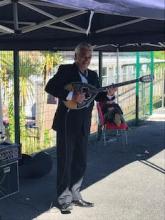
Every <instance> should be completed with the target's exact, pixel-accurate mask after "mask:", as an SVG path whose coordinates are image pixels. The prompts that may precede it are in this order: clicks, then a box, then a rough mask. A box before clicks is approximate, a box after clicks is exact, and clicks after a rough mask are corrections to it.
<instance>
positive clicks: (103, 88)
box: [99, 79, 139, 92]
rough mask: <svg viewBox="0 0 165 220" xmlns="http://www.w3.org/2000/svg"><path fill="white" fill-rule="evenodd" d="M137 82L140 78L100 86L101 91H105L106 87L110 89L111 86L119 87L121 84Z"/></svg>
mask: <svg viewBox="0 0 165 220" xmlns="http://www.w3.org/2000/svg"><path fill="white" fill-rule="evenodd" d="M135 82H139V79H133V80H129V81H126V82H121V83H115V84H112V85H109V86H104V87H101V88H99V92H103V91H105V90H106V89H108V88H110V87H113V88H117V87H120V86H124V85H129V84H132V83H135Z"/></svg>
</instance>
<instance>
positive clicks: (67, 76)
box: [45, 63, 105, 135]
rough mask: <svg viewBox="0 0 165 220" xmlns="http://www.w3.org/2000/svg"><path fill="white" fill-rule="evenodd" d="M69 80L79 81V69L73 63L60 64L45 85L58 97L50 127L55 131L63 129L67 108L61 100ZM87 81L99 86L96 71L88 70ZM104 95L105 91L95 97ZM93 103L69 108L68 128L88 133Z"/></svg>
mask: <svg viewBox="0 0 165 220" xmlns="http://www.w3.org/2000/svg"><path fill="white" fill-rule="evenodd" d="M71 82H81V78H80V75H79V70H78V67H77V65H76V64H75V63H74V64H67V65H61V66H60V67H59V69H58V71H57V73H56V74H55V75H54V76H53V78H51V79H50V80H49V81H48V83H47V85H46V87H45V91H46V92H47V93H49V94H51V95H53V96H55V97H58V98H59V102H58V107H57V110H56V113H55V117H54V121H53V125H52V128H53V129H54V130H57V131H58V130H61V131H63V130H64V129H65V123H66V114H67V110H68V109H67V108H66V107H65V105H64V103H63V101H64V100H66V97H67V95H68V91H67V90H65V89H64V87H65V86H66V85H67V84H69V83H71ZM88 83H89V84H91V85H93V86H95V87H97V88H98V87H99V79H98V76H97V73H96V72H94V71H92V70H88ZM104 96H105V93H102V94H99V95H98V96H97V97H96V99H98V100H99V99H100V97H104ZM93 104H94V103H93V102H92V103H91V104H90V106H89V107H88V108H83V109H79V110H70V111H69V113H68V115H67V126H68V129H70V130H71V131H73V132H75V133H77V132H78V133H80V134H82V135H88V133H89V130H90V124H91V113H92V109H93Z"/></svg>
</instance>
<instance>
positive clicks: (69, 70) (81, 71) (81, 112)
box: [45, 43, 109, 213]
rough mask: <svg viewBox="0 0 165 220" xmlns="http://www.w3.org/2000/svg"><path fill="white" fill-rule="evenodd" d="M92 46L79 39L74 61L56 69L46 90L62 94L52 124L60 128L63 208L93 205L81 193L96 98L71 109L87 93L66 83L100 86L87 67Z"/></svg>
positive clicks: (59, 177)
mask: <svg viewBox="0 0 165 220" xmlns="http://www.w3.org/2000/svg"><path fill="white" fill-rule="evenodd" d="M92 49H93V48H92V46H91V45H90V44H87V43H80V44H79V45H78V46H77V47H76V49H75V62H74V63H73V64H67V65H61V66H60V67H59V69H58V71H57V73H56V74H55V75H54V76H53V77H52V78H51V79H50V80H49V81H48V83H47V85H46V87H45V91H46V92H47V93H49V94H51V95H53V96H55V97H58V98H59V102H58V107H57V110H56V113H55V117H54V121H53V125H52V128H53V129H54V130H56V132H57V138H56V145H57V201H58V205H59V207H60V209H61V212H67V213H68V212H69V213H70V211H71V209H72V208H73V205H76V206H80V207H93V206H94V204H93V203H91V202H87V201H85V200H84V199H83V198H82V196H81V193H80V189H81V185H82V181H83V177H84V174H85V170H86V165H87V145H88V136H89V133H90V125H91V116H92V109H93V105H94V101H92V102H90V104H89V105H88V106H87V107H85V108H83V109H77V110H75V109H69V108H68V107H66V105H65V104H64V103H67V104H68V103H69V104H68V106H69V105H73V106H74V105H75V103H76V105H79V104H81V103H82V102H83V101H84V100H85V99H86V97H87V96H88V94H87V91H85V90H83V89H81V90H80V91H79V90H76V91H74V90H73V91H72V90H71V91H68V90H67V89H66V85H68V84H70V83H72V82H82V83H84V84H86V83H89V84H90V85H92V86H94V87H96V88H99V87H100V86H99V79H98V76H97V73H96V72H94V71H92V70H90V69H88V66H89V64H90V61H91V58H92ZM108 92H109V90H106V91H104V92H100V93H99V94H97V96H96V97H95V100H97V101H101V100H102V101H103V100H106V96H107V94H108Z"/></svg>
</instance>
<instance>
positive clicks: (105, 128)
mask: <svg viewBox="0 0 165 220" xmlns="http://www.w3.org/2000/svg"><path fill="white" fill-rule="evenodd" d="M96 106H97V111H98V135H97V140H100V139H101V137H102V136H103V141H104V145H106V143H107V142H110V141H111V140H112V137H110V138H109V139H108V137H107V136H108V135H107V133H110V132H112V131H115V132H116V136H118V135H121V139H122V145H123V146H125V145H128V125H127V123H121V124H120V126H117V125H115V124H114V123H111V122H105V119H104V114H103V111H102V103H101V102H97V104H96Z"/></svg>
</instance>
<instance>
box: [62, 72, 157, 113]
mask: <svg viewBox="0 0 165 220" xmlns="http://www.w3.org/2000/svg"><path fill="white" fill-rule="evenodd" d="M152 81H153V75H145V76H142V77H139V78H137V79H133V80H129V81H125V82H120V83H116V84H111V85H109V86H104V87H101V88H96V87H94V86H92V85H90V84H87V83H82V82H72V83H70V84H68V85H66V86H65V89H66V90H67V91H69V92H70V91H72V92H73V93H76V92H80V93H84V94H85V100H84V101H83V102H82V103H76V102H75V101H74V100H67V101H64V104H65V106H66V107H67V108H68V109H74V110H76V109H77V110H78V109H83V108H87V107H89V105H90V104H91V102H92V101H94V99H95V97H96V96H97V94H98V93H99V92H104V91H106V90H107V89H108V88H111V87H113V88H117V87H121V86H125V85H129V84H132V83H136V82H143V83H149V82H152Z"/></svg>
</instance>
